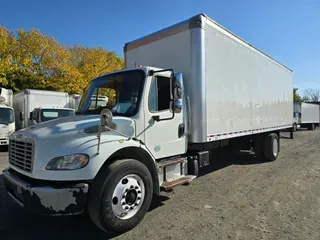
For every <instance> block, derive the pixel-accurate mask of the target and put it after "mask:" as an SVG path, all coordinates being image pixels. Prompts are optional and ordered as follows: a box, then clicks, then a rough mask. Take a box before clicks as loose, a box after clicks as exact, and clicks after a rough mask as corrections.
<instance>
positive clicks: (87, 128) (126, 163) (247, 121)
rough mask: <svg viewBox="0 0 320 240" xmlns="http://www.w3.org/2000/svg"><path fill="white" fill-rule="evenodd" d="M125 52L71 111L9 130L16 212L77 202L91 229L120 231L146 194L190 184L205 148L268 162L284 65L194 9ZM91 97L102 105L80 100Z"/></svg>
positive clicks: (280, 116)
mask: <svg viewBox="0 0 320 240" xmlns="http://www.w3.org/2000/svg"><path fill="white" fill-rule="evenodd" d="M124 53H125V65H126V68H125V69H123V70H119V71H116V72H112V73H108V74H105V75H101V76H98V77H97V78H95V79H93V80H92V81H91V82H90V84H89V86H88V87H87V88H86V90H85V92H84V93H83V95H82V98H81V102H80V105H79V112H78V113H77V116H75V117H70V118H67V119H57V120H54V121H51V122H47V123H43V124H38V125H35V126H33V127H30V128H27V129H24V130H22V131H19V132H17V133H15V134H13V135H11V137H10V147H9V153H10V157H9V168H8V169H6V170H5V171H4V172H3V176H4V182H5V186H6V189H7V191H8V192H9V193H10V195H11V196H12V197H13V199H15V200H16V201H17V202H18V203H19V204H20V205H21V206H23V207H24V208H25V209H26V210H27V211H29V212H33V213H39V214H48V215H66V214H67V215H70V214H79V213H82V212H83V211H84V210H85V209H87V210H88V213H89V215H90V217H91V219H92V221H93V222H94V223H95V224H96V225H97V226H98V227H99V228H101V229H102V230H104V231H107V232H124V231H127V230H129V229H132V228H133V227H135V226H136V225H137V224H138V223H139V222H140V221H141V220H142V218H143V217H144V215H145V213H146V212H147V210H148V209H149V206H150V203H151V199H152V196H153V194H156V195H159V194H160V193H161V190H165V191H166V190H170V189H172V188H173V187H174V186H177V185H179V184H184V183H188V182H190V181H192V180H193V179H195V178H196V177H197V176H198V174H199V171H200V170H201V168H205V167H207V166H208V165H209V164H210V161H209V156H210V154H211V153H212V150H213V149H214V148H219V147H223V146H227V145H231V146H233V147H239V148H240V147H241V148H242V149H243V148H244V147H245V148H248V149H249V148H251V147H252V146H253V148H254V150H255V152H256V154H257V157H258V158H260V159H264V160H268V161H274V160H276V159H277V157H278V154H279V142H280V138H279V131H280V130H284V129H289V128H290V129H292V109H293V96H292V95H293V91H292V89H293V75H292V71H291V70H290V69H288V68H287V67H285V66H283V65H282V64H280V63H279V62H277V61H276V60H274V59H272V58H271V57H270V56H268V55H266V54H264V53H263V52H261V51H259V50H258V49H257V48H255V47H253V46H252V45H250V44H249V43H247V42H245V41H244V40H242V39H241V38H239V37H237V36H236V35H235V34H233V33H231V32H230V31H228V30H227V29H225V28H224V27H222V26H221V25H219V24H217V23H216V22H214V21H213V20H211V19H210V18H208V17H207V16H206V15H203V14H200V15H197V16H195V17H192V18H190V19H188V20H186V21H183V22H180V23H178V24H176V25H174V26H171V27H169V28H166V29H163V30H161V31H158V32H155V33H153V34H151V35H148V36H145V37H143V38H141V39H138V40H136V41H133V42H129V43H127V44H126V45H125V48H124ZM140 64H141V65H142V66H140ZM106 93H107V94H106ZM100 94H101V95H107V97H108V103H107V104H106V105H104V106H98V107H94V108H92V107H90V106H92V96H94V95H100ZM110 110H111V111H110ZM251 144H253V145H251ZM17 146H21V147H22V149H20V148H18V147H17ZM16 154H21V156H23V157H22V158H21V159H20V160H18V159H16V158H15V155H16ZM19 161H22V163H23V165H20V164H19ZM199 169H200V170H199Z"/></svg>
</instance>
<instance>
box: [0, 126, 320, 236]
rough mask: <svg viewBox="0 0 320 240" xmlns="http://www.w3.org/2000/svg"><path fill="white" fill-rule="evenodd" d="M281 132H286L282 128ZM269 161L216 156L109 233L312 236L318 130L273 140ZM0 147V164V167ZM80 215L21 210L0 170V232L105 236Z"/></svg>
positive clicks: (316, 217) (319, 164) (319, 163)
mask: <svg viewBox="0 0 320 240" xmlns="http://www.w3.org/2000/svg"><path fill="white" fill-rule="evenodd" d="M282 135H284V136H287V134H286V133H283V134H282ZM281 141H282V142H281V153H280V156H279V158H278V160H277V161H275V162H271V163H262V162H257V161H255V160H253V159H252V157H251V156H249V155H235V156H231V157H228V158H227V157H217V158H216V159H213V160H214V164H213V166H212V168H213V171H210V172H208V173H207V174H205V175H204V176H202V177H199V178H197V179H195V180H194V181H193V182H192V183H191V184H190V185H189V186H179V187H177V188H175V190H174V192H171V193H169V194H165V195H164V196H162V197H159V198H156V199H155V200H154V201H153V204H152V208H151V209H150V211H149V213H148V214H147V215H146V217H145V218H144V219H143V221H142V222H141V223H140V225H139V226H137V227H136V228H135V229H133V230H132V231H130V232H127V233H125V234H123V235H120V236H116V237H114V238H116V239H130V240H132V239H272V240H274V239H303V240H306V239H317V240H319V239H320V227H319V226H320V187H319V183H320V131H319V130H316V131H299V132H297V133H296V134H295V139H294V140H291V139H286V138H283V139H281ZM7 161H8V160H7V153H6V152H1V153H0V170H2V169H3V168H5V167H6V166H7ZM108 238H111V236H107V235H106V234H104V233H102V232H101V231H99V230H97V228H96V227H95V226H94V225H93V224H92V223H91V221H90V220H88V218H87V217H86V216H74V217H42V216H31V215H27V214H25V213H24V212H23V211H22V210H21V209H20V208H19V207H18V206H17V205H16V204H15V203H14V202H13V201H12V200H11V199H10V198H9V197H8V195H7V194H6V193H5V191H4V187H3V182H2V177H1V175H0V239H1V240H4V239H33V240H40V239H41V240H42V239H59V240H60V239H68V240H72V239H76V240H80V239H108Z"/></svg>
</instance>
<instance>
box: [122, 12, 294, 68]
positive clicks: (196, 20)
mask: <svg viewBox="0 0 320 240" xmlns="http://www.w3.org/2000/svg"><path fill="white" fill-rule="evenodd" d="M203 18H206V19H207V20H209V21H211V22H212V23H214V24H215V25H217V26H218V27H220V28H222V29H223V30H225V31H227V32H228V33H230V34H231V35H233V36H234V37H236V38H238V39H239V40H241V41H242V42H243V43H245V44H247V45H248V46H249V47H251V48H253V49H255V50H256V51H258V52H260V53H261V54H263V55H265V56H266V57H268V58H270V59H271V60H273V61H275V62H276V63H278V64H280V65H281V66H283V67H284V68H286V69H287V70H289V71H291V72H292V70H291V69H290V68H288V67H287V66H285V65H284V64H282V63H280V62H279V61H277V60H275V59H274V58H272V57H271V56H269V55H268V54H266V53H264V52H262V51H261V50H259V49H258V48H256V47H254V46H253V45H251V44H250V43H248V42H247V41H245V40H243V39H242V38H240V37H239V36H237V35H236V34H234V33H232V32H231V31H229V30H228V29H226V28H225V27H223V26H222V25H220V24H219V23H217V22H215V21H214V20H212V19H211V18H209V17H208V16H207V15H206V14H203V13H200V14H197V15H195V16H193V17H191V18H189V19H187V20H184V21H182V22H179V23H176V24H174V25H172V26H170V27H167V28H164V29H162V30H160V31H157V32H154V33H151V34H149V35H146V36H144V37H142V38H138V39H136V40H134V41H131V42H127V43H126V44H125V45H124V48H123V51H124V53H126V52H127V51H129V50H132V49H135V48H138V47H140V46H143V45H146V44H149V43H151V42H154V41H157V40H160V39H162V38H165V37H168V36H170V35H174V34H177V33H179V32H182V31H184V30H186V29H192V28H204V22H203V21H202V19H203Z"/></svg>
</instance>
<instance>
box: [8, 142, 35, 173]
mask: <svg viewBox="0 0 320 240" xmlns="http://www.w3.org/2000/svg"><path fill="white" fill-rule="evenodd" d="M33 155H34V143H33V141H32V140H29V139H24V141H17V140H10V141H9V162H10V164H11V165H13V166H15V167H17V168H20V169H22V170H23V171H26V172H32V168H33Z"/></svg>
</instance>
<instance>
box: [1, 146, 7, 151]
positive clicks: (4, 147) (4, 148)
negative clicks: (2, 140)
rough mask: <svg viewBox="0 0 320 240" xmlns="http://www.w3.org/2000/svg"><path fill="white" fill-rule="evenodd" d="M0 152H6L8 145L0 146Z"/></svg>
mask: <svg viewBox="0 0 320 240" xmlns="http://www.w3.org/2000/svg"><path fill="white" fill-rule="evenodd" d="M0 152H8V146H0Z"/></svg>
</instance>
